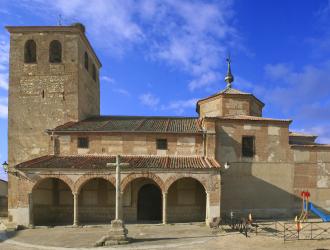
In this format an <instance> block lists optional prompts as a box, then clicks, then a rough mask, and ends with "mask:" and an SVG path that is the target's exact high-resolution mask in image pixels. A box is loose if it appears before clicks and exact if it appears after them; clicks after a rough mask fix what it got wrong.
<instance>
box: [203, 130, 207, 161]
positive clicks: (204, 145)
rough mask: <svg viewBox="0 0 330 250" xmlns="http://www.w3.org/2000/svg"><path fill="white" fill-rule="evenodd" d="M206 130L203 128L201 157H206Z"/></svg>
mask: <svg viewBox="0 0 330 250" xmlns="http://www.w3.org/2000/svg"><path fill="white" fill-rule="evenodd" d="M206 132H207V131H206V129H205V128H204V127H203V157H204V158H205V157H206Z"/></svg>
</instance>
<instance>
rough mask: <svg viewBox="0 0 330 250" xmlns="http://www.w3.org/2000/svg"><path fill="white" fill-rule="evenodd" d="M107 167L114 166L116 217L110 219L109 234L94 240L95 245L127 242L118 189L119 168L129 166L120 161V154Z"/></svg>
mask: <svg viewBox="0 0 330 250" xmlns="http://www.w3.org/2000/svg"><path fill="white" fill-rule="evenodd" d="M107 166H109V167H116V218H115V219H114V220H112V221H111V229H110V231H109V234H108V235H106V236H104V237H102V238H101V239H100V240H99V241H97V242H96V245H97V246H109V245H121V244H127V243H129V239H128V238H127V229H126V228H125V225H124V222H123V221H122V218H121V216H122V202H121V190H120V168H121V167H124V166H129V164H128V163H121V162H120V156H119V155H117V156H116V163H107Z"/></svg>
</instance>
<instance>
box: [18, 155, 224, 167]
mask: <svg viewBox="0 0 330 250" xmlns="http://www.w3.org/2000/svg"><path fill="white" fill-rule="evenodd" d="M121 161H122V162H127V163H129V168H161V169H185V168H187V169H206V168H220V164H219V163H218V162H217V161H216V160H215V159H211V158H204V157H201V156H149V155H148V156H147V155H146V156H132V155H124V156H121ZM110 162H112V163H114V162H115V156H106V155H83V156H82V155H74V156H54V155H50V156H43V157H39V158H36V159H33V160H30V161H26V162H23V163H20V164H18V165H17V166H16V168H17V169H19V170H24V169H54V168H56V169H93V170H96V169H105V168H109V167H107V163H110Z"/></svg>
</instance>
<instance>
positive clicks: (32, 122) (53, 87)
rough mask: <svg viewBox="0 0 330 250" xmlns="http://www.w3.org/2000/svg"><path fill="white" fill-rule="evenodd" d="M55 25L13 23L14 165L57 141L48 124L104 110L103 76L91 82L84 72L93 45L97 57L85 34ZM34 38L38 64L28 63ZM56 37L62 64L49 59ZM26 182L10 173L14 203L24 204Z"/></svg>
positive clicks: (10, 129) (11, 129) (11, 153)
mask: <svg viewBox="0 0 330 250" xmlns="http://www.w3.org/2000/svg"><path fill="white" fill-rule="evenodd" d="M50 29H51V30H49V31H48V30H46V29H45V28H41V30H40V31H39V30H36V29H32V30H30V28H24V27H15V28H9V30H10V32H11V35H10V65H9V66H10V72H9V103H8V109H9V110H8V123H9V124H8V163H9V167H12V166H15V165H16V164H18V163H21V162H24V161H26V160H30V159H33V158H36V157H39V156H43V155H47V154H48V153H49V151H50V145H52V142H51V141H50V139H49V138H50V137H49V135H47V134H46V133H45V130H46V129H50V128H54V127H56V126H58V125H62V124H64V123H66V122H68V121H77V120H80V119H84V118H86V117H89V116H93V115H99V83H98V80H97V81H96V82H95V81H94V82H92V81H91V80H90V78H87V77H85V76H81V75H80V74H83V73H82V70H81V68H82V65H83V62H82V61H81V60H82V58H81V51H82V50H85V49H86V48H88V52H89V53H90V58H91V61H96V57H95V55H94V54H93V52H92V50H91V48H90V46H89V45H88V41H87V40H86V37H85V35H83V34H82V33H81V32H80V31H79V30H77V28H74V27H61V26H58V27H52V28H50ZM30 39H33V40H34V41H35V43H36V46H37V62H36V63H24V46H25V42H26V41H27V40H30ZM53 40H58V41H59V42H60V43H61V45H62V62H61V63H56V64H55V63H49V44H50V42H51V41H53ZM99 66H100V65H96V68H97V70H98V68H99ZM84 77H85V78H86V80H84V81H83V80H82V78H84ZM87 85H91V86H93V87H87ZM86 106H88V107H87V108H86ZM51 153H53V152H51ZM24 185H25V182H24V181H21V180H20V179H18V178H16V177H14V176H12V175H10V176H9V208H17V207H22V205H21V204H22V203H21V199H20V193H19V192H20V189H21V188H22V189H24ZM22 209H23V208H22ZM24 209H25V208H24Z"/></svg>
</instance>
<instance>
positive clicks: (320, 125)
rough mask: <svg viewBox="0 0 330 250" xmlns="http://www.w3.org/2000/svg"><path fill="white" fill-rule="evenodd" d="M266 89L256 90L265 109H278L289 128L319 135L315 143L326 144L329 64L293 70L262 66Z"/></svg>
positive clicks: (329, 109) (328, 136)
mask: <svg viewBox="0 0 330 250" xmlns="http://www.w3.org/2000/svg"><path fill="white" fill-rule="evenodd" d="M265 79H266V81H268V82H267V84H266V85H265V86H266V87H260V86H257V87H256V89H257V90H256V91H255V92H258V94H259V95H260V96H263V97H264V101H266V103H268V106H266V109H271V110H274V109H275V110H276V109H279V111H280V113H281V114H282V115H284V116H285V117H289V118H292V119H293V121H294V123H293V125H292V126H293V127H295V128H298V129H299V130H300V131H305V132H309V133H315V134H317V135H319V139H318V141H319V142H323V143H325V142H327V143H330V134H329V132H328V131H329V125H328V123H329V117H330V100H329V97H330V96H329V93H330V84H329V82H330V61H325V62H323V63H319V64H318V65H305V66H303V67H302V68H301V69H299V70H296V69H294V68H293V65H291V64H289V63H278V64H268V65H266V66H265Z"/></svg>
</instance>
